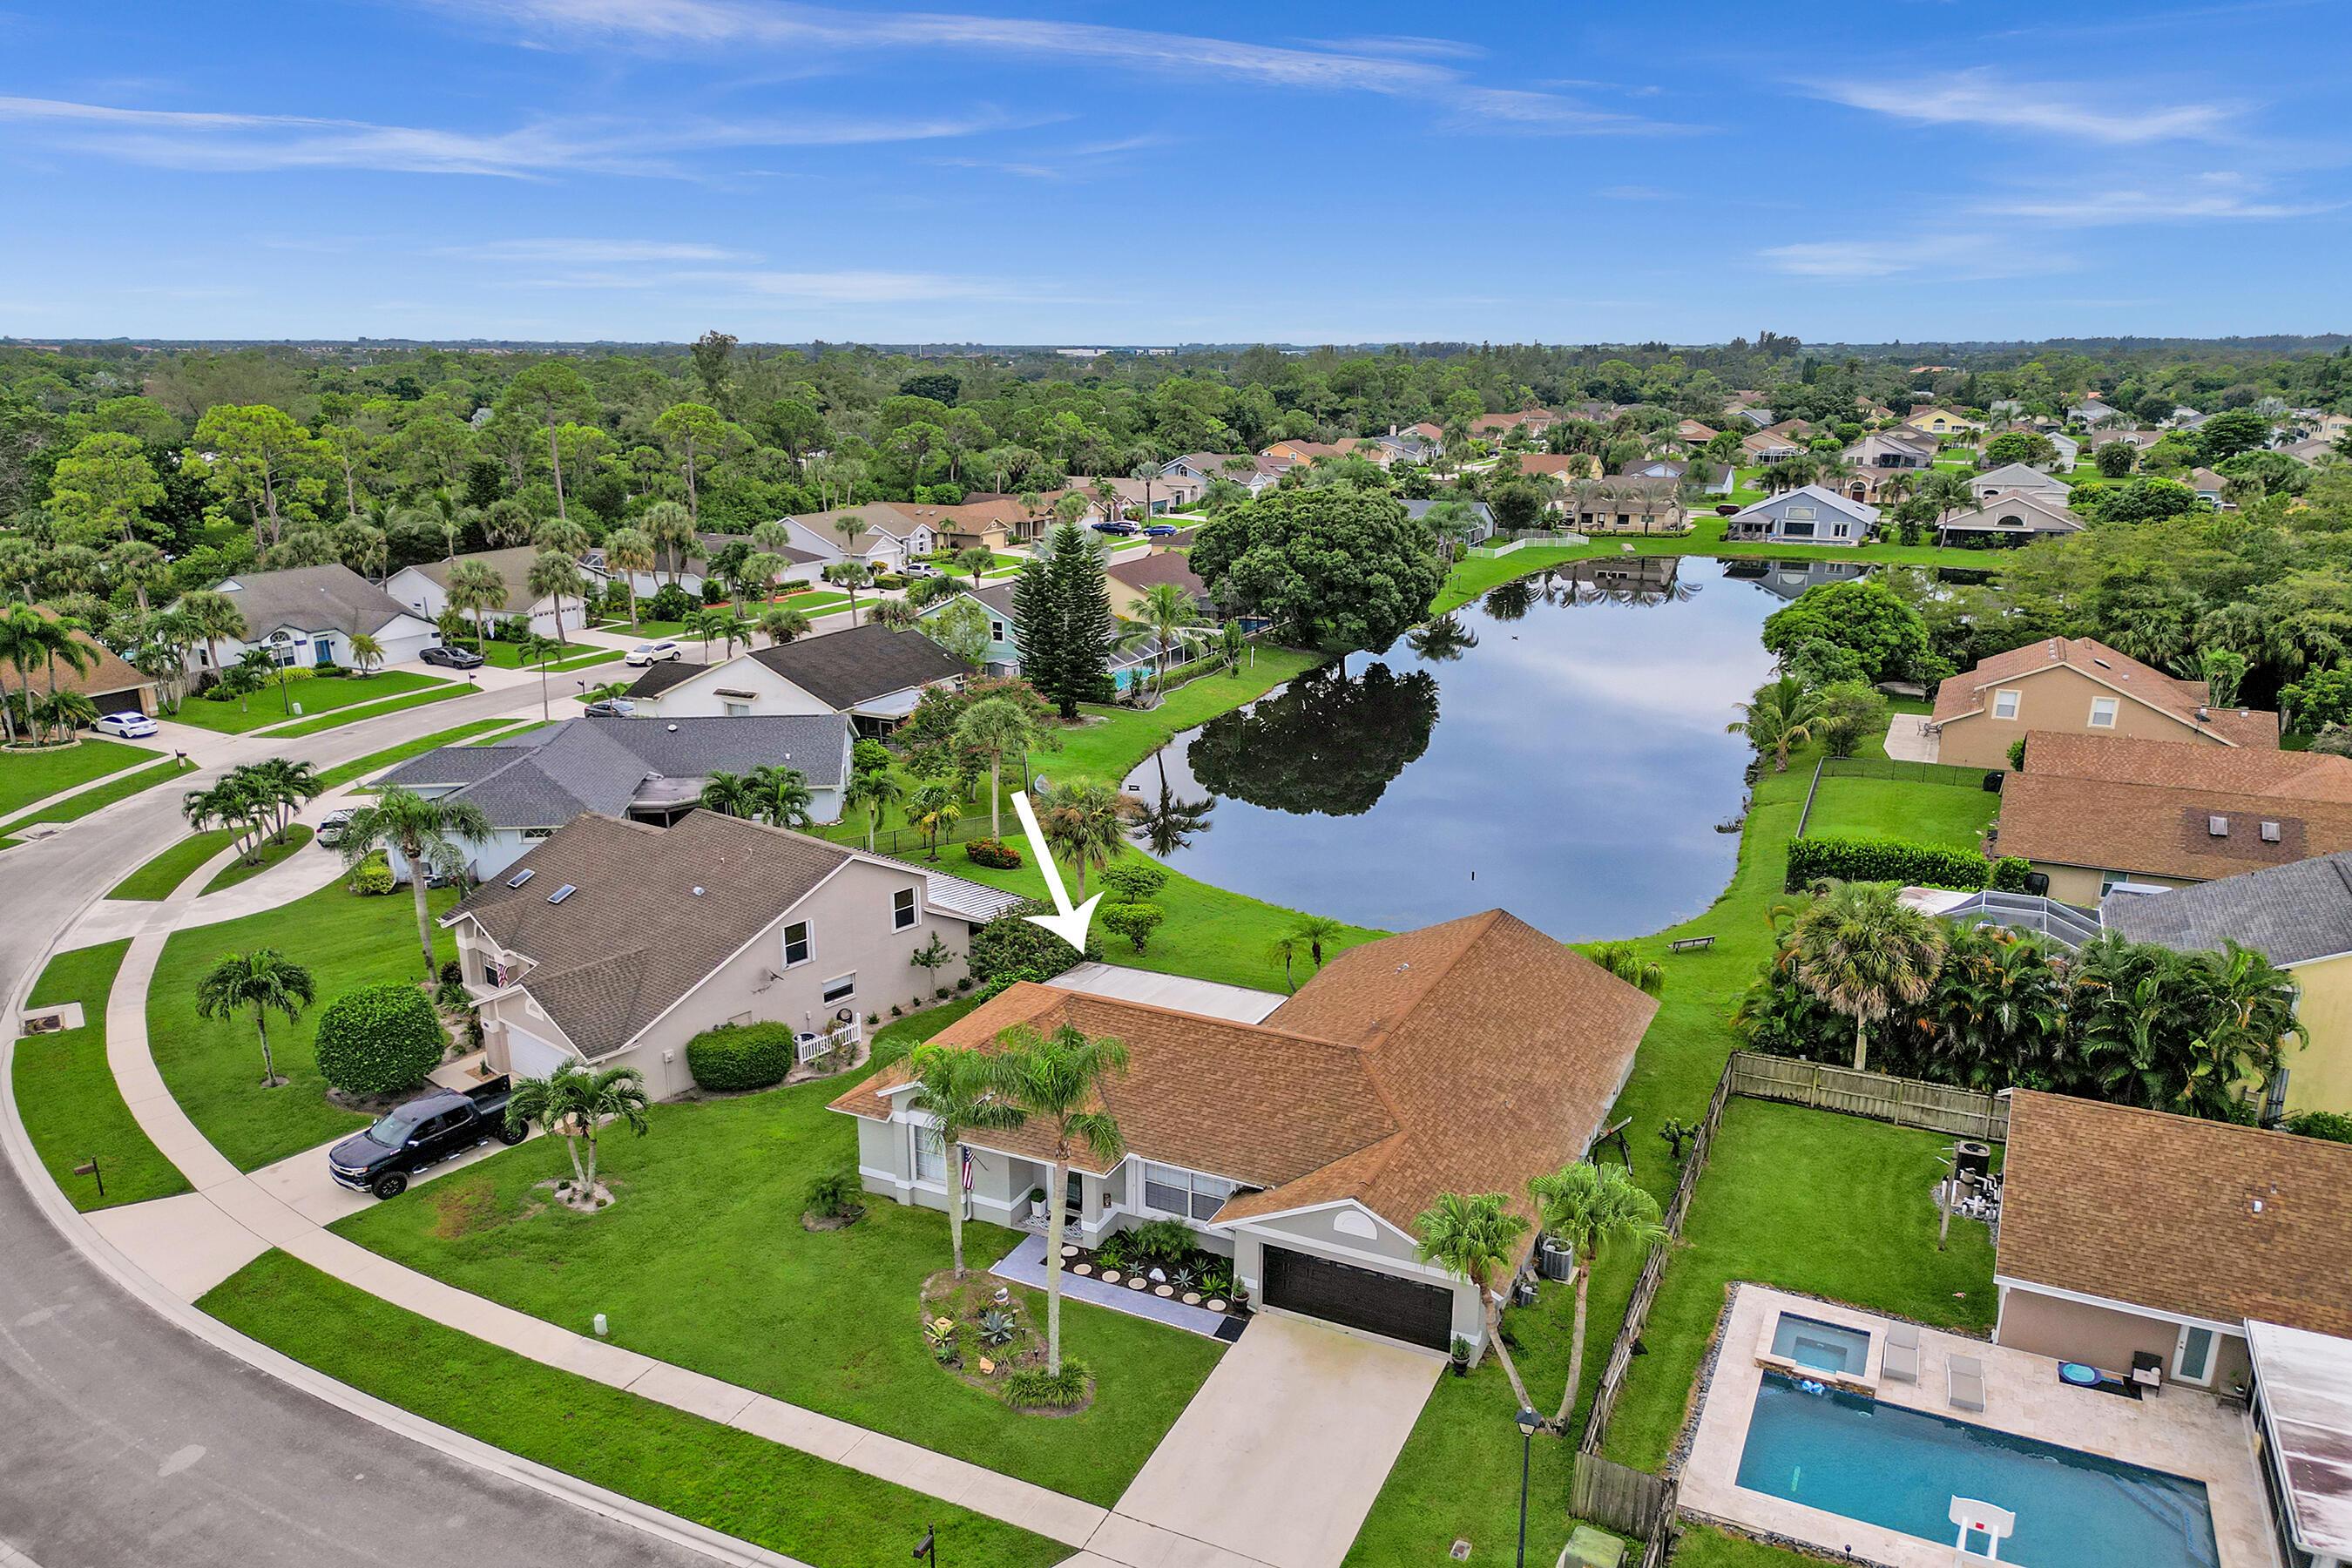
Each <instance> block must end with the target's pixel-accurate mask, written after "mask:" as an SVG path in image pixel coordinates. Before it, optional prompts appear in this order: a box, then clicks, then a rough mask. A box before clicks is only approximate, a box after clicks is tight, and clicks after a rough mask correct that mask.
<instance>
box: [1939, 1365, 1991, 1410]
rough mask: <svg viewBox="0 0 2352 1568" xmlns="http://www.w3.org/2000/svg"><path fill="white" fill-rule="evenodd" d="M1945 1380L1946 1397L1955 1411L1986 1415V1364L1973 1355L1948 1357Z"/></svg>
mask: <svg viewBox="0 0 2352 1568" xmlns="http://www.w3.org/2000/svg"><path fill="white" fill-rule="evenodd" d="M1944 1380H1945V1390H1946V1397H1947V1400H1948V1403H1949V1404H1950V1405H1951V1407H1952V1408H1953V1409H1955V1410H1973V1411H1975V1412H1976V1413H1977V1414H1978V1415H1983V1414H1984V1407H1985V1401H1984V1363H1982V1362H1980V1361H1979V1360H1977V1358H1976V1357H1974V1356H1972V1355H1956V1356H1947V1357H1946V1358H1945V1360H1944Z"/></svg>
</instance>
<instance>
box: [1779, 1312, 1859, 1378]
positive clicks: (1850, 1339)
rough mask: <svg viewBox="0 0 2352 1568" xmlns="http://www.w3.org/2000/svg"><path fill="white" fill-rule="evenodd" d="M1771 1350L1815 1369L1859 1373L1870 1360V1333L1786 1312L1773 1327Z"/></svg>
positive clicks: (1800, 1364)
mask: <svg viewBox="0 0 2352 1568" xmlns="http://www.w3.org/2000/svg"><path fill="white" fill-rule="evenodd" d="M1772 1353H1773V1354H1774V1355H1776V1356H1780V1357H1783V1358H1784V1359H1786V1360H1789V1361H1792V1362H1794V1363H1797V1364H1798V1365H1799V1366H1805V1367H1811V1368H1812V1369H1813V1370H1814V1371H1815V1372H1837V1373H1852V1374H1853V1375H1854V1376H1856V1377H1859V1376H1861V1375H1862V1373H1863V1369H1864V1368H1865V1367H1867V1366H1868V1365H1869V1364H1870V1335H1869V1334H1868V1333H1867V1332H1866V1331H1864V1330H1861V1329H1849V1328H1845V1327H1843V1326H1841V1325H1840V1324H1837V1323H1824V1322H1822V1321H1821V1320H1820V1319H1818V1318H1801V1317H1799V1316H1798V1315H1797V1314H1796V1313H1794V1312H1783V1313H1781V1314H1780V1323H1779V1324H1778V1326H1776V1327H1775V1328H1774V1329H1773V1331H1772Z"/></svg>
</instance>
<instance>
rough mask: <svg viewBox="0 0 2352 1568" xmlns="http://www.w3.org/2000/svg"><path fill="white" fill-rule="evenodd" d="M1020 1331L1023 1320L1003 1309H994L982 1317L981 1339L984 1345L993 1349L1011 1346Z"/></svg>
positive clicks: (984, 1313)
mask: <svg viewBox="0 0 2352 1568" xmlns="http://www.w3.org/2000/svg"><path fill="white" fill-rule="evenodd" d="M1020 1331H1021V1320H1020V1319H1018V1318H1016V1317H1014V1316H1013V1314H1012V1313H1010V1312H1008V1311H1005V1310H1003V1309H1002V1308H997V1307H992V1308H990V1309H989V1310H987V1311H985V1312H982V1314H981V1315H980V1338H981V1342H982V1344H985V1345H988V1346H990V1347H992V1348H993V1347H994V1346H997V1345H1005V1344H1011V1343H1012V1342H1013V1336H1014V1335H1015V1334H1018V1333H1019V1332H1020Z"/></svg>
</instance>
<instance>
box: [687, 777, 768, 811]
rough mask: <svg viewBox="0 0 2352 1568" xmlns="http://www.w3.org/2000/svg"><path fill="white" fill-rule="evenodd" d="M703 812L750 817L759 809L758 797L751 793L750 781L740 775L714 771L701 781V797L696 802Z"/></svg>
mask: <svg viewBox="0 0 2352 1568" xmlns="http://www.w3.org/2000/svg"><path fill="white" fill-rule="evenodd" d="M696 804H698V805H700V806H701V807H702V809H703V810H705V811H710V812H716V813H718V814H719V816H742V817H748V816H751V815H752V814H753V813H754V812H756V811H758V810H759V809H760V801H759V797H758V796H757V795H754V794H753V793H752V790H751V780H749V779H747V778H745V777H744V776H743V775H742V774H741V773H728V772H727V771H725V770H724V769H714V770H713V771H712V772H711V773H710V775H709V777H707V778H705V779H704V780H703V781H702V795H701V796H700V798H699V799H698V801H697V803H696Z"/></svg>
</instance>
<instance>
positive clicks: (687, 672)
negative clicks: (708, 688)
mask: <svg viewBox="0 0 2352 1568" xmlns="http://www.w3.org/2000/svg"><path fill="white" fill-rule="evenodd" d="M709 668H710V667H709V665H707V664H697V663H696V662H695V661H694V660H692V659H688V658H674V659H671V660H670V661H669V662H668V663H667V664H650V665H647V666H646V672H645V673H644V674H643V675H640V676H639V677H637V681H636V684H635V685H634V686H632V687H630V688H629V692H628V694H629V695H630V696H632V697H659V696H660V695H661V694H662V693H663V692H665V691H667V690H668V689H670V688H671V687H673V686H676V685H677V683H678V682H679V681H681V680H690V679H693V678H694V677H696V676H698V675H700V674H701V673H702V672H703V671H704V670H706V669H709Z"/></svg>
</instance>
